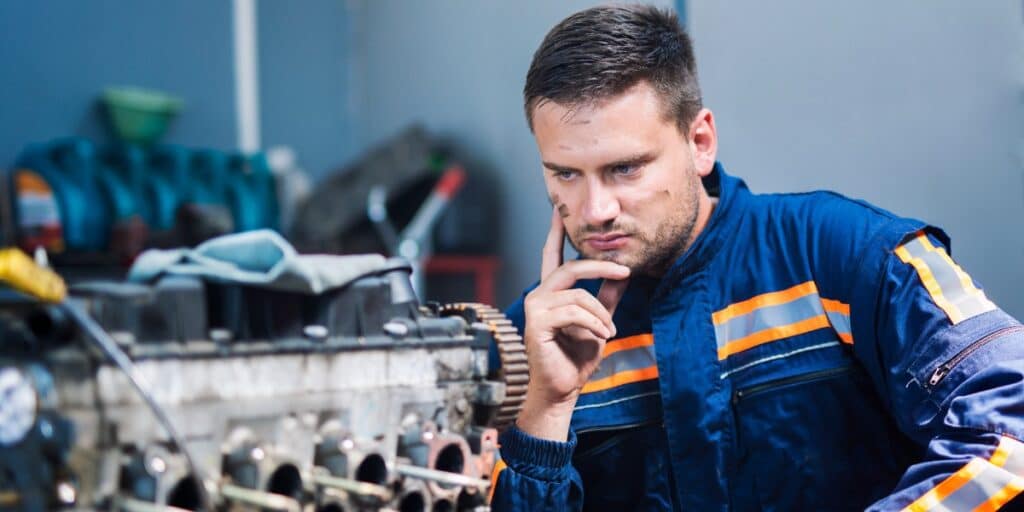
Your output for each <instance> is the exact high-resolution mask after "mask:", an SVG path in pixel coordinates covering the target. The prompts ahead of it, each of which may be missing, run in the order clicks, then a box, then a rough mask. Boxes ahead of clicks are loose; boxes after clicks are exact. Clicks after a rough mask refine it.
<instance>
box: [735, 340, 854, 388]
mask: <svg viewBox="0 0 1024 512" xmlns="http://www.w3.org/2000/svg"><path fill="white" fill-rule="evenodd" d="M837 346H839V342H838V341H829V342H827V343H819V344H817V345H811V346H809V347H803V348H798V349H796V350H791V351H789V352H786V353H785V354H777V355H774V356H769V357H764V358H761V359H758V360H757V361H753V362H750V363H747V364H745V365H743V366H740V367H739V368H733V369H731V370H729V371H727V372H722V374H721V375H719V376H718V378H719V379H724V378H726V377H728V376H730V375H732V374H734V373H738V372H742V371H743V370H747V369H749V368H752V367H754V366H757V365H759V364H764V363H770V362H772V361H778V360H779V359H785V358H787V357H789V356H793V355H796V354H801V353H803V352H811V351H814V350H821V349H823V348H829V347H837Z"/></svg>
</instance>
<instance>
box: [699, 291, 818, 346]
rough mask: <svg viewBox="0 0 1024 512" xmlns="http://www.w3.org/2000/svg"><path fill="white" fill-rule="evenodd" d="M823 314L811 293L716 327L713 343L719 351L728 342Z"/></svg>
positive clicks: (766, 307)
mask: <svg viewBox="0 0 1024 512" xmlns="http://www.w3.org/2000/svg"><path fill="white" fill-rule="evenodd" d="M824 312H825V308H824V307H822V305H821V298H820V297H819V296H818V294H817V293H811V294H809V295H804V296H803V297H800V298H797V299H793V300H791V301H789V302H785V303H782V304H776V305H774V306H765V307H763V308H758V309H755V310H753V311H751V312H750V313H747V314H745V315H741V316H738V317H735V318H731V319H729V321H727V322H725V323H723V324H721V325H716V326H715V341H716V342H717V343H718V348H719V349H721V348H722V347H724V346H725V345H726V344H728V343H729V342H732V341H735V340H738V339H741V338H745V337H747V336H750V335H751V334H754V333H755V332H759V331H763V330H765V329H771V328H773V327H781V326H783V325H789V324H792V323H796V322H799V321H801V320H807V319H808V318H814V317H816V316H819V315H821V314H822V313H824Z"/></svg>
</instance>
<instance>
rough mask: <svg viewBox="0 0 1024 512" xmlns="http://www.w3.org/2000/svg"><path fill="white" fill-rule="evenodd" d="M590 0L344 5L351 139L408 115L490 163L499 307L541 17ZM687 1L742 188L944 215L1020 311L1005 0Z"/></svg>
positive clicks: (1023, 277)
mask: <svg viewBox="0 0 1024 512" xmlns="http://www.w3.org/2000/svg"><path fill="white" fill-rule="evenodd" d="M593 3H597V2H587V1H575V2H568V3H561V2H558V3H556V2H542V1H534V2H526V4H528V5H524V2H515V3H514V4H513V3H502V4H499V5H494V4H493V3H471V2H457V1H448V2H430V3H426V2H399V1H395V0H387V1H380V2H378V1H373V2H358V3H356V4H355V11H356V12H354V14H353V16H354V18H353V19H354V20H358V23H357V24H356V25H357V32H356V40H357V43H356V47H355V52H356V55H357V58H358V59H361V61H359V62H355V63H354V65H355V66H357V67H356V68H355V71H354V73H355V74H354V78H355V80H356V83H355V85H354V87H355V88H356V90H357V91H358V92H357V94H358V95H359V97H360V98H365V99H364V101H362V102H361V107H362V108H363V109H364V110H361V111H359V112H357V113H356V115H357V116H358V119H359V120H360V121H359V126H360V130H359V133H358V134H357V138H356V140H357V141H358V144H359V145H360V147H365V146H366V145H368V144H371V143H373V142H375V141H377V140H379V139H380V138H382V137H384V136H386V135H387V134H389V133H392V132H393V131H395V130H397V129H398V128H399V127H401V126H402V125H404V124H405V123H407V122H411V121H413V120H423V121H425V122H426V123H427V125H428V126H429V127H430V128H432V129H433V130H435V131H437V132H439V133H440V134H442V135H444V136H446V137H449V138H452V139H454V140H456V141H457V142H458V143H459V144H460V145H462V146H464V147H466V148H471V149H472V150H473V151H475V152H476V153H477V156H478V157H479V158H480V159H481V161H484V162H488V163H489V164H490V165H491V166H493V167H494V168H495V169H496V170H497V172H498V173H499V176H498V181H499V186H500V187H501V190H503V191H504V198H503V204H502V205H501V216H500V217H499V218H498V219H497V225H496V226H495V228H496V230H497V233H498V234H499V237H500V247H501V253H502V255H503V256H504V260H505V264H506V271H505V272H504V273H503V275H502V278H503V280H502V283H501V284H502V287H501V289H500V292H501V293H500V298H501V299H502V300H503V301H508V300H511V299H512V298H513V297H515V296H516V295H517V293H518V291H519V289H521V287H522V286H523V285H525V284H527V283H529V282H531V281H532V280H534V279H535V276H536V273H537V269H538V267H539V254H540V252H539V251H540V247H541V244H542V241H543V237H544V233H545V227H546V223H547V218H548V217H547V215H548V214H547V212H548V206H547V204H546V200H545V195H544V192H543V185H542V182H541V176H540V168H539V163H538V160H537V156H536V148H535V146H534V143H533V140H532V138H531V136H530V134H529V132H528V130H527V128H526V126H525V123H524V121H523V119H522V114H521V107H520V94H521V93H520V91H521V87H522V83H523V78H524V75H525V72H526V68H527V67H528V65H529V59H530V57H531V55H532V52H533V50H534V49H535V48H536V46H537V45H538V44H539V42H540V40H541V39H542V37H543V35H544V34H545V33H546V31H547V30H548V29H549V28H550V27H551V26H552V25H553V24H554V23H556V22H557V21H558V20H560V19H561V18H562V17H564V16H565V15H567V14H569V13H570V12H572V11H575V10H577V9H579V8H582V7H585V6H587V5H590V4H593ZM673 3H674V2H665V4H667V5H672V4H673ZM686 7H687V11H688V12H687V19H688V25H689V26H690V27H691V30H692V33H693V35H694V38H695V41H696V46H697V55H698V61H699V66H700V73H701V79H702V82H703V87H704V92H705V97H706V102H707V104H708V105H709V106H710V107H711V108H712V109H713V111H714V112H715V113H716V115H717V120H718V127H719V133H720V137H721V158H722V160H723V162H724V163H725V164H726V167H727V169H729V170H730V171H732V172H733V173H735V174H739V175H741V176H743V177H745V178H746V179H747V181H748V184H749V185H750V186H751V188H753V189H754V190H755V191H765V192H768V191H798V190H808V189H815V188H830V189H835V190H838V191H840V192H842V193H846V194H848V195H851V196H855V197H860V198H864V199H867V200H870V201H872V202H875V203H877V204H879V205H881V206H883V207H886V208H889V209H892V210H895V211H898V212H900V213H903V214H906V215H911V216H916V217H919V218H922V219H924V220H927V221H930V222H933V223H936V224H939V225H941V226H944V227H945V228H946V229H947V230H948V232H949V233H950V234H951V235H952V237H953V239H954V249H955V250H954V256H955V257H956V258H957V259H958V260H959V261H960V262H961V263H962V264H963V266H964V267H965V268H966V269H967V270H968V271H970V272H971V273H972V274H973V275H974V276H975V277H976V278H977V279H978V280H979V281H981V282H982V284H984V285H985V286H986V288H987V290H988V292H989V295H990V296H991V297H993V298H994V299H995V300H996V301H997V302H999V303H1001V304H1002V305H1003V306H1004V307H1005V308H1006V309H1008V310H1009V311H1010V312H1011V313H1014V314H1016V315H1018V316H1022V315H1024V295H1022V294H1020V293H1018V292H1017V290H1018V289H1020V288H1021V287H1022V285H1024V268H1022V267H1020V266H1018V265H1017V262H1018V261H1019V260H1020V259H1021V256H1022V255H1024V239H1022V238H1021V237H1020V236H1018V234H1017V231H1018V220H1020V219H1024V215H1022V213H1024V174H1022V172H1021V157H1022V155H1021V153H1020V150H1019V149H1018V148H1019V147H1020V143H1021V140H1022V137H1021V136H1022V135H1024V128H1022V126H1021V124H1020V122H1019V119H1021V114H1022V112H1021V101H1020V98H1021V90H1020V84H1021V78H1022V74H1021V64H1022V59H1021V55H1022V54H1021V46H1020V36H1021V28H1022V13H1021V5H1020V2H1018V1H1011V0H998V1H991V2H982V3H971V4H970V5H968V4H966V3H963V2H959V1H955V0H939V1H935V2H930V3H929V4H928V6H927V8H925V7H923V6H922V5H921V4H919V3H913V2H908V3H899V2H897V3H893V2H885V1H882V0H870V1H867V2H851V3H835V2H818V1H814V0H779V1H776V2H759V1H757V0H742V1H733V2H718V1H715V0H689V1H687V2H686Z"/></svg>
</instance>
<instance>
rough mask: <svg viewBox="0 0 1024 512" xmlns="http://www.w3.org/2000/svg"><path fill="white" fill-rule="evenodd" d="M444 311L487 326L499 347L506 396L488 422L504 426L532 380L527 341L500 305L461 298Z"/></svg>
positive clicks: (508, 423)
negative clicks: (498, 306) (462, 299)
mask: <svg viewBox="0 0 1024 512" xmlns="http://www.w3.org/2000/svg"><path fill="white" fill-rule="evenodd" d="M441 315H444V316H447V315H460V316H462V317H463V318H464V319H466V321H467V322H469V323H470V325H474V326H478V327H479V328H484V329H487V330H488V331H489V332H490V334H491V338H492V340H493V342H494V344H495V345H496V346H497V347H498V358H499V359H500V361H501V369H500V370H498V378H499V379H500V380H501V381H502V382H504V383H505V399H504V400H503V401H502V402H501V404H500V405H499V406H498V408H497V411H496V412H495V414H494V416H493V418H492V420H491V422H490V424H489V425H488V426H491V427H494V428H497V429H498V430H504V429H505V428H506V427H508V426H509V425H511V424H512V422H514V421H515V419H516V416H517V415H518V414H519V409H520V408H521V407H522V405H523V400H525V399H526V384H527V382H529V380H530V373H529V366H528V365H527V363H526V345H524V344H523V337H522V336H520V335H519V331H518V330H517V329H516V327H515V326H514V325H512V321H511V320H509V319H508V318H507V317H506V316H505V314H504V313H502V312H501V311H499V310H498V309H496V308H494V307H492V306H488V305H486V304H479V303H471V302H459V303H454V304H446V305H444V306H443V307H442V308H441Z"/></svg>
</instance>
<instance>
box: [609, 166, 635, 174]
mask: <svg viewBox="0 0 1024 512" xmlns="http://www.w3.org/2000/svg"><path fill="white" fill-rule="evenodd" d="M639 169H640V166H638V165H616V166H615V167H612V173H613V174H619V175H622V176H629V175H631V174H635V173H636V171H638V170H639Z"/></svg>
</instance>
